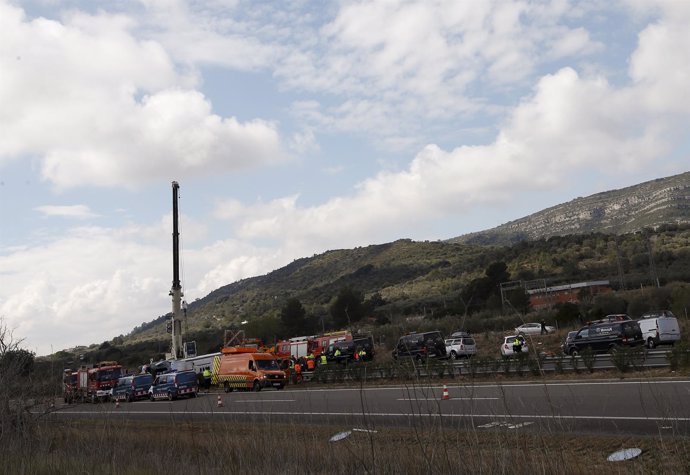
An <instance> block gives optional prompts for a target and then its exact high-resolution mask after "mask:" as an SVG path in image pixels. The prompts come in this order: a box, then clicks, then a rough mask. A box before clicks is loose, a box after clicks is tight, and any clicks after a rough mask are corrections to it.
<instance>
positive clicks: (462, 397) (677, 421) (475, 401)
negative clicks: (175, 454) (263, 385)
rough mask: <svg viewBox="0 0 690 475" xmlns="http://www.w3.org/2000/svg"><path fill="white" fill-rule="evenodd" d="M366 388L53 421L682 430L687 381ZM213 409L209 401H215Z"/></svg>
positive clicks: (264, 394) (94, 407)
mask: <svg viewBox="0 0 690 475" xmlns="http://www.w3.org/2000/svg"><path fill="white" fill-rule="evenodd" d="M447 389H448V395H449V399H443V398H442V396H443V386H442V385H439V384H433V385H423V384H408V385H395V386H385V387H383V386H371V387H364V388H362V389H352V388H338V387H322V388H305V387H297V386H292V387H288V388H286V389H285V390H283V391H276V390H270V389H269V390H264V391H261V392H256V393H254V392H232V393H223V392H213V391H212V392H211V393H209V394H206V393H201V394H199V397H197V398H195V399H180V400H176V401H157V402H150V401H137V402H134V403H120V405H119V407H117V406H116V405H115V404H114V403H102V404H73V405H66V404H62V403H60V404H57V405H56V407H55V412H54V417H59V418H69V417H73V418H75V417H113V418H132V419H142V418H150V419H171V418H172V419H176V420H185V421H187V420H198V421H203V420H225V421H228V420H238V421H240V420H241V421H255V422H257V423H265V422H291V423H298V424H299V423H304V424H314V423H316V424H337V425H342V426H350V427H353V426H359V427H366V428H369V429H374V430H375V429H378V428H382V427H385V426H389V425H394V426H399V427H412V426H421V425H430V424H433V425H438V424H441V425H443V426H444V427H447V428H459V429H462V428H468V429H469V428H472V429H475V430H528V431H533V430H541V431H548V432H583V433H607V434H618V435H620V434H647V435H654V434H666V435H690V404H688V402H689V398H690V380H671V379H668V380H666V379H657V380H596V381H564V382H525V383H505V384H492V383H478V384H453V385H449V386H447ZM219 396H220V400H221V403H222V407H220V406H219V405H218V397H219Z"/></svg>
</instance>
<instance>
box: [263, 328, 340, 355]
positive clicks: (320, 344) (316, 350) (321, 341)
mask: <svg viewBox="0 0 690 475" xmlns="http://www.w3.org/2000/svg"><path fill="white" fill-rule="evenodd" d="M350 340H352V334H351V333H350V332H348V331H338V332H331V333H324V334H323V335H312V336H300V337H296V338H290V339H289V340H283V341H279V342H278V343H276V345H275V348H274V350H273V353H274V354H275V355H276V357H278V358H281V359H286V358H287V359H289V358H290V357H293V358H295V359H299V358H302V357H307V356H308V355H309V354H312V355H314V356H315V357H318V356H319V355H321V353H325V352H326V350H327V349H328V347H329V346H331V345H332V344H334V343H336V342H339V341H350Z"/></svg>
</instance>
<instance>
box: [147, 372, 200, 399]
mask: <svg viewBox="0 0 690 475" xmlns="http://www.w3.org/2000/svg"><path fill="white" fill-rule="evenodd" d="M198 393H199V383H198V381H197V376H196V373H195V372H194V371H180V372H176V373H164V374H159V375H157V376H156V379H154V380H153V384H151V387H150V388H149V398H150V399H151V400H152V401H155V400H156V399H168V400H170V401H172V400H174V399H177V398H178V397H180V396H189V397H196V395H197V394H198Z"/></svg>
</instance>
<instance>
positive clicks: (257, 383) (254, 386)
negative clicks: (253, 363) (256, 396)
mask: <svg viewBox="0 0 690 475" xmlns="http://www.w3.org/2000/svg"><path fill="white" fill-rule="evenodd" d="M252 391H254V392H255V393H258V392H259V391H261V384H259V382H258V381H254V385H253V386H252Z"/></svg>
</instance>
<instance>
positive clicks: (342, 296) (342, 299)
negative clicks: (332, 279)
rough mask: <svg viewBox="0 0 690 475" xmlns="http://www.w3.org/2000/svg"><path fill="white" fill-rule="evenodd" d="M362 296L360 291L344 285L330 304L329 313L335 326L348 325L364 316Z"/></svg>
mask: <svg viewBox="0 0 690 475" xmlns="http://www.w3.org/2000/svg"><path fill="white" fill-rule="evenodd" d="M363 301H364V297H363V296H362V293H361V292H358V291H356V290H353V289H351V288H350V287H344V288H342V289H340V292H339V293H338V296H337V297H336V298H335V300H334V301H333V303H332V304H331V306H330V309H329V311H330V314H331V317H332V318H333V324H334V325H335V326H336V327H339V328H341V327H344V326H349V325H351V324H352V323H354V322H358V321H360V320H361V319H362V317H364V305H363V304H362V303H363Z"/></svg>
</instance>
